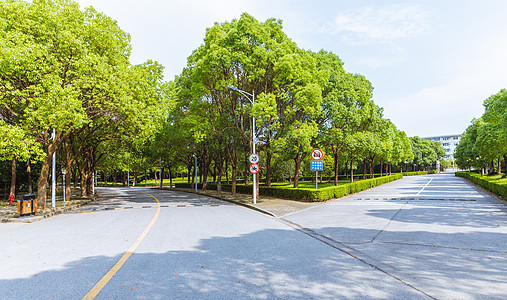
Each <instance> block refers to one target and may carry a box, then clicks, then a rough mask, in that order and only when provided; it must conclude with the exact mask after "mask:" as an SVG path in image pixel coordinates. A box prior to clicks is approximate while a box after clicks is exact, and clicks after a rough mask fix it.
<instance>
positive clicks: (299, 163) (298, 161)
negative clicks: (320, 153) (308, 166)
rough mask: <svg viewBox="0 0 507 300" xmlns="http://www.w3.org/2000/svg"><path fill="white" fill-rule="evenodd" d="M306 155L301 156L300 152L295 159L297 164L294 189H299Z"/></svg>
mask: <svg viewBox="0 0 507 300" xmlns="http://www.w3.org/2000/svg"><path fill="white" fill-rule="evenodd" d="M304 157H305V155H304V154H303V155H301V151H298V153H297V154H296V157H295V158H294V162H295V164H296V166H295V170H294V188H298V187H299V173H300V171H301V162H303V159H304Z"/></svg>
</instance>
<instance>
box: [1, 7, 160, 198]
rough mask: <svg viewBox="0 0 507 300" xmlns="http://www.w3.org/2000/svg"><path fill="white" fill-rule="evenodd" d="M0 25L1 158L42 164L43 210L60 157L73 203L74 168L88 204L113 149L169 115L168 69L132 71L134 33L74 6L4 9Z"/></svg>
mask: <svg viewBox="0 0 507 300" xmlns="http://www.w3.org/2000/svg"><path fill="white" fill-rule="evenodd" d="M0 27H1V30H0V127H1V130H0V141H1V142H0V143H1V145H0V158H1V159H3V160H5V159H8V160H11V161H12V165H13V171H14V170H16V168H15V165H16V161H27V162H28V167H29V166H30V164H29V161H30V160H33V161H39V162H40V174H39V177H38V181H37V192H38V197H39V203H40V205H41V207H42V208H44V207H45V204H46V186H47V180H48V175H49V171H50V166H51V162H52V158H53V154H54V153H55V152H56V151H57V149H58V151H59V152H60V153H62V157H61V160H62V161H63V162H62V165H63V166H65V168H66V169H67V170H69V172H67V175H66V176H67V177H66V182H67V183H68V184H67V187H66V189H67V194H66V195H67V197H70V194H71V193H70V174H71V172H70V170H71V168H73V167H74V168H77V169H78V170H79V173H80V177H81V188H82V195H83V196H86V194H87V193H88V192H89V191H90V187H91V174H92V173H93V171H94V169H95V168H96V165H97V163H98V162H99V161H100V159H101V157H102V156H103V155H105V154H107V153H108V149H111V148H118V147H121V148H128V147H135V146H136V145H137V144H138V143H139V141H143V140H145V139H146V138H148V137H149V136H150V135H153V134H154V133H155V132H156V131H157V125H158V123H160V122H161V121H162V120H163V117H164V116H165V109H164V107H165V101H162V98H163V95H162V94H161V91H162V89H161V78H162V68H161V66H160V65H158V64H157V63H153V62H147V63H145V64H142V65H138V66H132V65H131V64H130V63H129V55H130V50H131V46H130V37H129V35H128V34H126V33H125V32H123V31H122V30H121V29H120V28H119V27H118V25H117V24H116V22H115V21H114V20H112V19H111V18H109V17H107V16H105V15H103V14H101V13H98V12H96V11H95V10H94V9H93V8H87V9H86V10H84V11H82V10H80V9H79V6H78V4H76V3H74V2H72V1H67V0H57V1H42V0H40V1H39V0H35V1H32V2H31V3H27V2H24V1H19V0H15V1H0ZM12 178H13V181H14V184H12V185H11V186H15V178H16V176H15V174H13V175H12ZM30 186H31V185H30ZM11 192H12V188H11Z"/></svg>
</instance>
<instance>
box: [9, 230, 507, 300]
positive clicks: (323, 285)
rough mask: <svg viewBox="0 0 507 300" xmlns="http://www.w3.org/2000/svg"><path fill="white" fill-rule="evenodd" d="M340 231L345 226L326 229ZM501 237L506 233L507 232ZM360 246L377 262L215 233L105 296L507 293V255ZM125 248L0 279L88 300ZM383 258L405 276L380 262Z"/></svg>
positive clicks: (35, 295)
mask: <svg viewBox="0 0 507 300" xmlns="http://www.w3.org/2000/svg"><path fill="white" fill-rule="evenodd" d="M336 230H347V229H346V228H324V231H336ZM452 235H453V234H448V238H454V237H450V236H452ZM459 238H462V239H467V238H468V237H467V235H462V236H461V235H460V236H459ZM496 238H499V239H502V240H505V234H497V235H496ZM239 245H241V246H239ZM379 248H382V249H383V250H379ZM361 251H364V252H365V253H369V255H370V258H371V259H370V260H369V263H371V264H372V265H368V264H365V263H363V262H360V261H359V260H357V259H355V258H353V257H351V256H349V255H347V254H345V253H343V252H341V251H338V250H336V249H334V248H331V247H329V246H328V245H325V244H323V243H320V242H317V241H315V240H313V239H311V238H309V237H305V236H304V235H302V234H301V233H300V232H298V231H295V230H274V229H273V230H262V231H257V232H253V233H250V234H245V235H241V236H237V237H213V238H209V239H202V240H200V241H199V242H198V244H197V246H195V247H193V248H191V249H180V250H171V251H167V252H164V253H149V252H138V253H134V255H132V256H131V257H130V258H129V260H128V261H127V262H126V263H125V265H124V266H123V267H122V268H121V269H120V271H119V272H118V273H117V274H116V276H115V277H113V279H112V280H111V281H110V282H109V283H108V284H107V285H106V287H105V288H104V289H103V290H102V292H101V293H100V294H99V295H98V297H97V299H113V298H114V299H132V298H138V299H274V298H282V299H344V298H349V299H350V298H352V299H354V298H382V299H387V298H390V299H417V298H425V299H427V297H426V296H424V294H422V293H421V292H418V291H417V290H415V289H413V288H411V287H410V286H408V285H407V284H405V283H409V284H411V285H413V286H414V287H416V288H418V289H421V290H422V291H424V292H426V293H428V294H430V295H432V296H435V297H443V298H468V297H469V298H490V299H494V298H497V299H501V298H503V297H504V296H505V290H507V260H506V258H505V256H504V254H505V253H480V254H477V253H464V252H463V251H458V250H454V249H438V248H431V247H415V248H414V247H413V246H411V247H408V246H403V245H382V246H379V245H378V244H376V245H374V244H369V245H364V246H363V250H361ZM122 254H123V253H119V254H118V255H117V256H115V257H105V256H90V257H86V258H84V259H81V260H77V261H73V262H70V263H67V264H66V265H65V266H64V267H63V268H61V269H58V270H50V271H43V272H40V273H37V274H31V275H30V276H29V277H27V278H16V279H1V280H0V291H2V293H1V295H0V297H1V298H3V299H42V298H45V299H49V298H51V299H81V297H83V296H84V295H85V294H86V293H87V292H88V291H89V290H90V289H91V288H92V287H93V286H94V285H95V284H96V283H97V282H98V280H99V279H100V278H101V277H102V276H103V275H104V274H105V273H106V272H107V271H108V270H109V269H110V268H111V267H112V266H113V265H114V264H115V263H116V261H117V260H118V259H119V258H120V256H121V255H122ZM460 254H461V255H460ZM374 257H376V258H375V259H373V258H374ZM376 260H381V261H382V262H383V265H386V264H387V265H390V267H389V268H388V269H385V270H384V271H387V272H388V273H390V274H392V275H393V276H395V277H397V278H399V279H400V280H401V281H403V282H405V283H402V282H401V281H398V280H396V279H394V278H393V277H390V276H387V275H386V274H385V273H383V272H381V271H379V270H378V269H377V268H375V267H372V266H375V264H376ZM2 273H3V274H2ZM0 274H2V278H5V277H6V273H5V271H3V272H1V273H0Z"/></svg>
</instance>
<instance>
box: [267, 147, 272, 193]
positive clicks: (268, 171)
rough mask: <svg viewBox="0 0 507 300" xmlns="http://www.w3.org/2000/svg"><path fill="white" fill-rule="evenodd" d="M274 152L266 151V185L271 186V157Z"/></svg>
mask: <svg viewBox="0 0 507 300" xmlns="http://www.w3.org/2000/svg"><path fill="white" fill-rule="evenodd" d="M272 156H273V154H271V152H269V151H266V186H271V158H272Z"/></svg>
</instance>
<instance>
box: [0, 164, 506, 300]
mask: <svg viewBox="0 0 507 300" xmlns="http://www.w3.org/2000/svg"><path fill="white" fill-rule="evenodd" d="M99 191H100V192H101V193H102V194H104V195H107V196H108V197H107V198H108V200H107V201H101V202H98V203H96V204H94V205H91V206H87V207H84V208H83V209H81V210H79V211H75V212H73V213H71V214H66V215H59V216H56V217H53V218H50V219H45V220H43V221H40V222H37V223H31V224H19V223H6V224H0V299H82V298H83V297H85V296H86V295H87V293H89V292H91V293H92V294H91V295H92V296H93V295H95V294H96V299H274V298H279V299H344V298H351V299H371V298H377V299H419V298H421V299H432V298H437V299H505V296H506V295H507V258H506V255H507V249H506V248H505V245H507V210H506V208H505V206H503V205H502V204H500V203H499V202H498V201H497V200H495V199H493V198H491V197H489V196H488V195H487V194H484V193H482V192H481V191H479V190H477V189H476V188H475V187H473V186H471V185H469V184H468V183H466V182H465V181H464V180H462V179H460V178H455V177H453V176H452V175H450V174H438V175H431V176H417V177H407V178H404V179H403V180H400V181H397V182H393V183H390V184H386V185H383V186H381V187H378V188H376V189H372V190H369V191H365V192H362V193H358V194H356V195H353V196H350V197H346V198H342V199H340V200H337V201H332V202H328V203H326V204H323V205H319V206H317V207H313V208H310V209H306V210H304V211H301V212H298V213H294V214H291V215H288V216H285V217H284V219H279V218H273V217H270V216H267V215H264V214H261V213H259V212H256V211H253V210H250V209H248V208H245V207H241V206H236V205H233V204H230V203H227V202H222V201H219V200H215V199H210V198H206V197H202V196H196V195H192V194H184V193H178V192H173V191H165V190H164V191H160V190H154V189H143V188H135V189H120V188H118V189H100V190H99ZM108 272H109V273H108ZM94 293H95V294H94ZM88 295H90V294H88Z"/></svg>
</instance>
